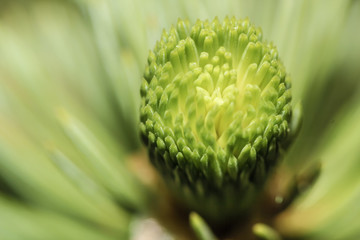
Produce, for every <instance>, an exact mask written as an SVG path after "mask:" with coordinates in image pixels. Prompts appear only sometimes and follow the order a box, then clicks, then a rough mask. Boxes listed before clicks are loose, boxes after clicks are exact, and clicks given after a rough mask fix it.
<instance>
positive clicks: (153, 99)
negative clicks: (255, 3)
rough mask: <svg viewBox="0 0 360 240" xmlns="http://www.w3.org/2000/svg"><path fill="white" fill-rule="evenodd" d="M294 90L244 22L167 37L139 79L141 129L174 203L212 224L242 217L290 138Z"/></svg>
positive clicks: (200, 25)
mask: <svg viewBox="0 0 360 240" xmlns="http://www.w3.org/2000/svg"><path fill="white" fill-rule="evenodd" d="M290 87H291V83H290V78H289V76H288V75H287V74H286V72H285V68H284V66H283V64H282V63H281V61H280V59H279V56H278V52H277V50H276V48H275V47H274V46H273V45H272V44H270V43H267V42H264V41H263V40H262V32H261V30H260V29H259V28H257V27H255V26H254V25H252V24H251V23H250V22H249V21H248V20H247V19H245V20H236V19H235V18H231V19H229V18H225V19H224V21H223V22H220V21H219V20H218V19H217V18H215V19H214V20H213V21H212V22H209V21H200V20H198V21H197V22H196V23H195V25H193V26H191V25H190V23H189V22H188V21H186V20H185V21H183V20H179V21H178V23H177V25H176V26H173V27H171V29H170V31H168V32H166V31H164V32H163V34H162V36H161V38H160V40H159V41H158V42H157V43H156V46H155V48H154V50H153V51H150V53H149V57H148V62H147V66H146V69H145V74H144V78H143V80H142V85H141V116H140V118H141V122H140V130H141V136H142V138H143V141H144V142H145V144H146V145H147V146H148V151H149V155H150V159H151V161H152V163H153V165H154V166H155V167H156V168H157V169H158V171H159V172H160V173H161V175H162V176H163V177H164V179H165V182H166V183H167V184H168V185H169V187H170V189H171V191H172V192H173V193H174V194H175V196H176V197H177V198H178V199H180V200H181V201H183V202H184V203H185V204H186V205H187V206H188V207H189V208H190V209H192V210H195V211H197V212H199V213H200V214H201V215H202V216H204V217H205V218H207V219H208V220H210V221H213V222H217V221H223V219H225V218H226V219H230V218H233V217H237V216H239V215H241V214H244V213H245V212H246V211H247V210H248V209H249V208H250V207H251V206H252V204H253V203H254V202H255V200H256V197H257V196H258V193H259V192H260V191H261V189H262V187H263V185H264V182H265V180H266V178H267V176H268V175H269V171H270V169H271V168H272V167H273V166H274V165H275V164H276V162H277V161H278V155H279V150H280V149H281V147H282V143H284V142H285V141H286V140H287V136H288V135H289V132H290V128H289V123H290V120H291V115H292V114H291V112H292V107H291V91H290Z"/></svg>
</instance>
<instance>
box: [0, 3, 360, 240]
mask: <svg viewBox="0 0 360 240" xmlns="http://www.w3.org/2000/svg"><path fill="white" fill-rule="evenodd" d="M215 16H218V17H219V18H220V19H223V18H224V17H225V16H235V17H237V18H245V17H249V19H250V20H251V21H252V22H253V23H255V24H256V25H257V26H260V27H261V28H262V30H263V35H264V39H266V40H268V41H271V42H273V43H274V44H275V45H276V46H277V47H278V50H279V53H280V57H281V59H282V61H283V62H284V65H285V67H286V69H287V71H288V73H289V74H290V75H291V77H292V81H293V87H292V91H293V101H294V104H296V103H298V102H301V103H302V105H303V126H302V130H301V132H300V135H299V137H298V139H297V140H296V142H295V143H294V145H293V146H292V148H291V149H290V151H289V152H288V153H287V154H286V156H285V160H284V162H283V165H284V166H285V167H286V169H288V171H289V172H290V173H291V174H296V173H298V172H301V171H303V170H304V169H306V168H309V167H310V168H311V167H312V166H314V165H316V163H321V166H322V167H321V174H320V176H319V178H318V179H317V181H316V182H315V183H314V185H313V186H312V187H311V188H310V189H308V190H307V191H306V192H304V193H303V194H302V195H301V196H300V197H298V198H297V199H296V200H295V201H294V203H293V204H292V205H291V206H290V207H289V208H288V209H287V210H285V211H284V212H282V213H280V214H279V215H278V216H277V217H276V218H275V219H274V222H273V226H274V227H275V228H276V229H277V230H278V231H279V232H281V233H282V234H283V236H284V238H285V239H287V238H294V237H295V238H298V239H359V238H360V221H358V219H360V205H359V204H358V203H359V201H360V174H359V171H360V149H359V147H358V146H359V145H360V124H359V119H360V92H359V90H360V89H359V86H360V77H359V76H360V68H359V63H360V31H359V26H360V25H359V24H360V1H358V0H343V1H338V0H312V1H311V0H303V1H295V0H273V1H265V0H256V1H246V0H237V1H235V0H234V1H230V0H224V1H210V0H203V1H200V0H185V1H174V0H172V1H165V0H159V1H155V0H149V1H141V0H134V1H130V0H117V1H116V0H61V1H55V0H32V1H29V0H27V1H26V0H1V1H0V239H5V240H6V239H9V240H10V239H11V240H12V239H181V237H179V236H175V235H174V234H173V233H172V231H171V230H169V229H166V228H163V227H162V226H160V225H159V224H158V223H157V222H156V221H154V220H152V219H153V218H151V216H153V204H154V202H156V201H161V200H159V197H158V196H157V195H156V191H155V192H154V190H153V187H151V186H150V187H149V184H147V183H149V181H150V180H149V179H151V178H152V177H153V176H151V174H152V173H149V171H148V167H147V166H145V165H144V164H143V161H142V160H139V158H143V149H142V147H141V142H140V140H139V134H138V122H139V121H138V115H139V114H138V110H139V104H140V94H139V86H140V81H141V78H142V72H143V70H144V67H145V63H146V59H147V55H148V52H149V50H150V49H152V48H153V46H154V44H155V42H156V40H157V39H158V38H159V37H160V35H161V32H162V30H163V29H169V27H170V26H171V24H175V23H176V21H177V19H178V18H188V19H189V20H190V22H192V23H194V22H195V21H196V19H210V20H212V19H213V18H214V17H215ZM133 169H135V170H136V171H133ZM139 172H140V175H142V178H139V177H138V176H137V175H139ZM172 221H174V219H169V222H172ZM176 224H177V223H176V221H174V225H176ZM178 227H179V228H180V229H181V228H182V227H183V226H178ZM149 229H150V230H149ZM142 233H143V234H142ZM151 234H153V237H152V238H151V237H150V236H152V235H151ZM144 236H145V237H144ZM146 237H147V238H146ZM185 239H186V238H185Z"/></svg>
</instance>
